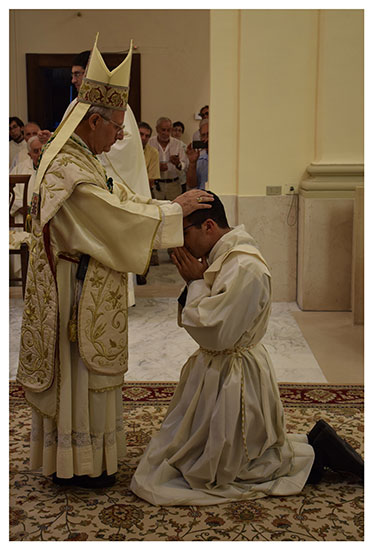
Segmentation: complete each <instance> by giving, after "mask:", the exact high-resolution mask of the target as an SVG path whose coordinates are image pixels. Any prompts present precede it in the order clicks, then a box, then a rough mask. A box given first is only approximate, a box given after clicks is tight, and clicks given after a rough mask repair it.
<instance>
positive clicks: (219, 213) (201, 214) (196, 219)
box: [187, 191, 229, 229]
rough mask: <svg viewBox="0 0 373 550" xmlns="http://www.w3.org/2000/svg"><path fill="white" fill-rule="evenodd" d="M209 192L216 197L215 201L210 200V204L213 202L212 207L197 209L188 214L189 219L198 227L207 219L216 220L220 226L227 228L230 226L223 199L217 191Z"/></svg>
mask: <svg viewBox="0 0 373 550" xmlns="http://www.w3.org/2000/svg"><path fill="white" fill-rule="evenodd" d="M207 193H210V195H212V196H213V197H214V201H213V202H209V203H208V204H211V205H212V207H211V208H204V209H203V210H202V209H200V210H195V211H194V212H192V213H191V214H189V216H187V220H188V222H189V223H193V224H194V225H196V227H201V225H202V224H203V222H204V221H206V220H207V219H209V218H210V219H211V220H214V222H216V223H217V225H218V226H219V227H221V228H222V229H226V228H228V227H229V224H228V220H227V216H226V214H225V210H224V206H223V203H222V202H221V200H220V199H219V197H218V196H217V195H215V193H213V192H212V191H207Z"/></svg>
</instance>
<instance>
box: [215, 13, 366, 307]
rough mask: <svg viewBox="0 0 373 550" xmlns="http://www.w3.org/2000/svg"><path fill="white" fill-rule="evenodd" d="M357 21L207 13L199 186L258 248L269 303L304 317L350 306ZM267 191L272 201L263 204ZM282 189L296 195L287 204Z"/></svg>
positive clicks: (358, 134) (359, 144) (359, 106)
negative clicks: (205, 114) (204, 176)
mask: <svg viewBox="0 0 373 550" xmlns="http://www.w3.org/2000/svg"><path fill="white" fill-rule="evenodd" d="M363 17H364V12H363V10H281V9H280V10H212V11H211V18H210V51H211V65H210V67H211V68H210V70H211V103H210V113H211V123H210V143H209V157H210V159H209V161H210V165H209V186H210V188H211V189H212V190H213V191H215V192H217V193H218V194H220V195H221V196H222V198H223V201H224V204H225V205H226V207H227V212H228V216H229V221H230V222H231V223H232V224H240V223H243V224H244V225H245V226H246V228H247V230H248V231H249V232H250V233H252V235H253V236H254V237H255V239H256V240H257V242H258V244H259V246H260V248H261V250H262V251H263V253H264V255H265V257H266V259H267V261H268V263H269V265H270V268H271V271H272V274H273V289H274V299H275V300H276V301H292V300H295V299H296V296H298V303H299V304H300V305H301V307H304V309H349V308H350V304H351V269H352V240H353V235H352V228H353V223H352V221H353V220H352V213H353V200H354V193H355V187H356V185H362V182H363V175H364V165H363V77H364V75H363V43H364V38H363ZM222 37H224V40H222ZM267 186H277V187H281V190H282V195H281V196H266V188H267ZM290 186H293V187H294V189H295V192H296V193H299V197H298V196H289V195H288V196H286V195H285V193H286V192H287V191H288V189H289V188H290ZM298 198H299V200H298ZM299 205H300V206H301V208H300V210H299ZM342 214H343V215H342ZM321 244H322V246H321ZM310 265H311V266H313V268H314V269H312V270H311V269H310V268H309V266H310ZM297 291H298V294H297ZM327 297H329V299H327Z"/></svg>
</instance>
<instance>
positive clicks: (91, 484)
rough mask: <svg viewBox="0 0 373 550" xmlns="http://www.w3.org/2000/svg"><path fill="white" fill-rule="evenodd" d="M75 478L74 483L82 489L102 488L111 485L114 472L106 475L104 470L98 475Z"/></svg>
mask: <svg viewBox="0 0 373 550" xmlns="http://www.w3.org/2000/svg"><path fill="white" fill-rule="evenodd" d="M76 478H77V480H76V481H75V485H76V486H77V487H83V488H84V489H104V488H105V487H112V486H113V485H114V483H115V481H116V476H115V474H112V475H107V473H106V472H104V473H103V474H101V475H100V476H98V477H90V476H76Z"/></svg>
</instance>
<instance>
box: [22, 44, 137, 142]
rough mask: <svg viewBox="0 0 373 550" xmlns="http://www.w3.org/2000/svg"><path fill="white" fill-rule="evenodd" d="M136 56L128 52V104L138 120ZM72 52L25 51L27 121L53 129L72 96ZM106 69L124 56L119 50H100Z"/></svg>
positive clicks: (73, 93)
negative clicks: (129, 58) (45, 52)
mask: <svg viewBox="0 0 373 550" xmlns="http://www.w3.org/2000/svg"><path fill="white" fill-rule="evenodd" d="M140 55H141V54H139V53H134V54H132V63H131V80H130V93H129V100H128V102H129V104H130V106H131V109H132V111H133V113H134V115H135V118H136V120H137V122H140V120H141V80H140V77H141V75H140V68H141V67H140ZM74 57H75V54H37V53H29V54H26V71H27V109H28V120H29V121H33V122H36V123H37V124H39V126H40V128H42V129H43V130H44V129H48V130H50V131H51V132H53V131H54V130H55V129H56V128H57V126H58V124H59V123H60V122H61V120H62V117H63V115H64V113H65V111H66V109H67V106H68V105H69V103H70V102H71V101H72V100H73V99H74V98H75V97H76V95H77V92H76V89H75V86H73V85H72V84H71V66H72V62H73V59H74ZM102 57H103V58H104V61H105V63H106V65H107V67H108V69H109V70H113V69H114V67H117V66H118V65H119V64H120V63H121V62H122V61H123V59H124V54H123V53H103V54H102Z"/></svg>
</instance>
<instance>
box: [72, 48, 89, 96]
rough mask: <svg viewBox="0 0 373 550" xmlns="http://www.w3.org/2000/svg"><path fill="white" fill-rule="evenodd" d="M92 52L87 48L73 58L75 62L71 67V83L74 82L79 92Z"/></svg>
mask: <svg viewBox="0 0 373 550" xmlns="http://www.w3.org/2000/svg"><path fill="white" fill-rule="evenodd" d="M90 53H91V52H90V51H89V50H86V51H84V52H81V53H79V54H78V55H76V56H75V57H74V59H73V64H72V67H71V84H74V86H75V88H76V91H77V92H78V93H79V90H80V86H81V84H82V82H83V76H84V73H85V69H86V66H87V64H88V60H89V56H90Z"/></svg>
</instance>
